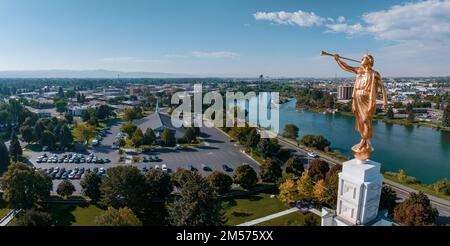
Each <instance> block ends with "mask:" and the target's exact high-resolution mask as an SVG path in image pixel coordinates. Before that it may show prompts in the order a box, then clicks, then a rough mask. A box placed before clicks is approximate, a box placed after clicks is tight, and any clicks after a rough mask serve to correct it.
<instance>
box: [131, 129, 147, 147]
mask: <svg viewBox="0 0 450 246" xmlns="http://www.w3.org/2000/svg"><path fill="white" fill-rule="evenodd" d="M143 139H144V134H142V130H141V128H137V129H136V131H134V133H133V137H132V138H131V141H132V142H133V145H134V147H139V146H141V145H142V143H143Z"/></svg>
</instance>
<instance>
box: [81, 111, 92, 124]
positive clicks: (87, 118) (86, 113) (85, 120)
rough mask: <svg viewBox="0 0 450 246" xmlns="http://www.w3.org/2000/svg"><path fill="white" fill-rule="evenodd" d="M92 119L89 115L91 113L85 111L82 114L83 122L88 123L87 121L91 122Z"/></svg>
mask: <svg viewBox="0 0 450 246" xmlns="http://www.w3.org/2000/svg"><path fill="white" fill-rule="evenodd" d="M90 119H91V114H90V113H89V111H87V110H83V111H82V112H81V120H82V121H83V122H87V121H89V120H90Z"/></svg>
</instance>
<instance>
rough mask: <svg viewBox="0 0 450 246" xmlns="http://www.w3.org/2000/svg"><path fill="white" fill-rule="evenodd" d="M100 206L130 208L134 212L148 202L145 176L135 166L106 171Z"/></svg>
mask: <svg viewBox="0 0 450 246" xmlns="http://www.w3.org/2000/svg"><path fill="white" fill-rule="evenodd" d="M100 191H101V193H102V196H101V199H100V204H101V205H103V206H112V207H114V208H120V207H129V208H131V209H132V210H133V211H134V212H137V211H140V210H141V209H142V208H144V207H145V206H146V204H147V201H148V197H147V195H148V193H147V183H146V180H145V176H144V175H143V174H142V173H141V171H140V170H139V169H137V168H136V167H133V166H117V167H113V168H110V169H108V170H107V171H106V176H104V177H103V179H102V183H101V185H100Z"/></svg>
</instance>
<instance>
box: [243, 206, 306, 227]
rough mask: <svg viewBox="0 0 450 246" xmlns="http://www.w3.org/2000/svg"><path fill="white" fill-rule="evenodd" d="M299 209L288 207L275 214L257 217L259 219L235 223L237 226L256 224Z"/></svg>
mask: <svg viewBox="0 0 450 246" xmlns="http://www.w3.org/2000/svg"><path fill="white" fill-rule="evenodd" d="M299 210H300V209H298V208H297V207H293V208H290V209H287V210H284V211H281V212H278V213H275V214H271V215H267V216H265V217H262V218H259V219H256V220H251V221H248V222H245V223H242V224H240V225H237V226H252V225H256V224H259V223H261V222H264V221H268V220H271V219H275V218H278V217H281V216H283V215H286V214H290V213H293V212H297V211H299Z"/></svg>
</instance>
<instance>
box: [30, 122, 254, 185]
mask: <svg viewBox="0 0 450 246" xmlns="http://www.w3.org/2000/svg"><path fill="white" fill-rule="evenodd" d="M120 125H121V124H120V122H116V123H115V124H113V125H112V126H111V130H110V131H109V133H108V135H107V136H106V137H105V138H104V139H103V141H101V144H100V145H99V146H97V147H93V148H92V149H89V150H88V152H84V153H81V154H85V155H87V154H88V153H93V154H94V155H95V156H97V157H98V158H103V159H105V158H108V159H110V160H111V163H108V164H91V163H79V164H76V163H36V158H37V157H38V156H40V155H42V154H44V153H47V155H49V156H51V155H52V154H53V152H29V151H27V152H26V153H25V155H26V156H28V157H29V159H30V162H31V163H32V164H33V165H34V166H36V167H37V168H42V169H48V168H50V167H60V168H62V167H64V168H66V170H69V169H74V168H75V167H78V168H81V167H84V168H91V169H92V168H94V167H98V168H100V167H103V168H105V169H108V168H111V167H115V166H123V165H132V166H136V167H138V168H139V169H142V168H144V167H147V168H149V167H154V166H155V165H159V166H160V167H161V165H162V164H165V165H167V167H168V168H169V170H170V171H172V172H173V171H175V170H176V169H177V168H185V169H187V168H188V165H192V166H194V167H196V168H197V169H198V170H199V172H200V173H201V174H202V175H204V176H207V175H209V174H210V173H211V172H212V171H214V170H219V171H223V169H222V165H223V164H226V165H228V166H229V167H231V168H232V170H233V171H231V172H228V173H229V174H230V175H232V174H233V172H234V170H235V169H236V168H237V167H238V166H240V165H243V164H244V163H246V164H249V165H251V166H252V167H253V168H254V169H255V171H256V172H259V166H258V164H257V163H256V162H255V161H254V160H253V159H251V158H249V157H248V156H247V155H245V154H244V153H242V152H241V151H242V149H241V148H240V146H239V145H237V144H236V143H231V142H230V141H229V139H228V137H227V136H225V135H224V134H223V133H222V132H220V131H219V130H217V129H215V128H207V127H202V128H201V138H202V139H203V141H204V146H199V147H190V148H189V149H188V150H179V151H177V150H165V151H159V152H154V153H152V155H157V156H158V157H159V158H160V159H162V161H161V162H147V163H144V162H142V161H141V162H139V163H131V164H125V163H124V162H121V163H119V162H118V154H117V150H113V149H112V148H111V144H112V143H113V142H114V138H115V136H116V134H117V133H118V132H119V131H120V130H119V129H120ZM55 153H56V154H57V155H58V156H59V157H60V156H61V155H62V154H67V153H73V152H65V153H61V152H55ZM142 156H146V155H144V154H142V155H141V157H142ZM202 164H204V165H206V166H208V167H210V168H211V170H212V171H204V170H202ZM71 181H72V183H73V184H74V186H75V188H76V192H75V193H76V194H79V192H80V191H81V187H80V184H79V180H71ZM60 182H61V180H54V181H53V192H52V193H55V192H56V187H57V185H58V184H59V183H60Z"/></svg>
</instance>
